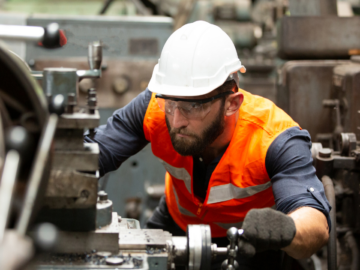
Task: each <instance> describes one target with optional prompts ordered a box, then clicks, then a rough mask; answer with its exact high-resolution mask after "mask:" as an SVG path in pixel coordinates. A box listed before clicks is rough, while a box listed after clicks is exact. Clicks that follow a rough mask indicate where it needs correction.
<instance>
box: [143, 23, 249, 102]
mask: <svg viewBox="0 0 360 270" xmlns="http://www.w3.org/2000/svg"><path fill="white" fill-rule="evenodd" d="M239 70H241V72H245V67H244V66H243V65H242V64H241V62H240V59H239V58H238V56H237V52H236V49H235V46H234V43H233V42H232V40H231V39H230V37H229V36H228V35H227V34H226V33H225V32H224V31H223V30H221V28H219V27H218V26H215V25H213V24H210V23H207V22H204V21H197V22H194V23H190V24H186V25H184V26H183V27H181V28H180V29H178V30H177V31H175V32H174V33H173V34H172V35H171V36H170V37H169V39H168V40H167V41H166V43H165V46H164V48H163V50H162V52H161V56H160V59H159V63H158V64H157V65H156V66H155V67H154V71H153V74H152V77H151V80H150V83H149V90H150V91H152V92H155V93H158V94H163V95H171V96H200V95H204V94H207V93H209V92H211V91H212V90H214V89H216V88H217V87H219V86H220V85H222V84H223V83H224V82H225V81H226V80H227V78H228V77H229V75H231V74H232V73H235V72H237V71H239Z"/></svg>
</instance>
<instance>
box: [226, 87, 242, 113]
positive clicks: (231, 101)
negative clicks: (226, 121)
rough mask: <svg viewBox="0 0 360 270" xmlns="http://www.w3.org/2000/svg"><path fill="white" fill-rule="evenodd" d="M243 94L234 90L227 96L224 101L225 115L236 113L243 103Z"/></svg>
mask: <svg viewBox="0 0 360 270" xmlns="http://www.w3.org/2000/svg"><path fill="white" fill-rule="evenodd" d="M243 100H244V95H243V94H242V93H241V92H236V93H234V94H231V95H229V96H228V97H227V99H226V101H225V115H226V116H231V115H233V114H234V113H236V112H237V111H238V110H239V108H240V106H241V104H242V103H243Z"/></svg>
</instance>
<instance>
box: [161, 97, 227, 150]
mask: <svg viewBox="0 0 360 270" xmlns="http://www.w3.org/2000/svg"><path fill="white" fill-rule="evenodd" d="M224 105H225V104H224V103H223V104H222V106H221V108H220V110H219V113H218V115H217V116H216V118H215V119H214V121H213V122H212V123H211V124H210V125H209V126H208V127H206V128H205V129H204V131H203V132H202V134H201V135H200V136H199V135H197V134H194V133H191V132H187V131H186V128H171V126H170V123H169V120H168V118H167V116H166V115H165V121H166V126H167V128H168V131H169V134H170V139H171V143H172V145H173V147H174V149H175V151H176V152H178V153H179V154H180V155H182V156H199V155H201V153H203V152H204V150H205V149H206V148H207V147H208V146H209V145H211V144H212V143H213V142H214V141H215V140H216V138H217V137H219V136H220V135H221V134H222V133H223V132H224V129H225V120H224V113H223V111H224ZM178 133H179V134H183V135H187V136H190V138H189V137H188V138H181V137H177V136H176V134H178Z"/></svg>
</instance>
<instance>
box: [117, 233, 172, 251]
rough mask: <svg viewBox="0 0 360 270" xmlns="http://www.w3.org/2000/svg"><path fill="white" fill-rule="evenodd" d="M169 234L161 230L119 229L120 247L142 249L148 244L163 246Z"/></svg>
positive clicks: (169, 237) (168, 238)
mask: <svg viewBox="0 0 360 270" xmlns="http://www.w3.org/2000/svg"><path fill="white" fill-rule="evenodd" d="M168 240H171V234H170V233H169V232H166V231H163V230H151V229H143V230H138V229H133V230H120V240H119V245H120V249H130V250H134V249H144V248H146V247H148V246H157V247H164V248H165V246H166V241H168Z"/></svg>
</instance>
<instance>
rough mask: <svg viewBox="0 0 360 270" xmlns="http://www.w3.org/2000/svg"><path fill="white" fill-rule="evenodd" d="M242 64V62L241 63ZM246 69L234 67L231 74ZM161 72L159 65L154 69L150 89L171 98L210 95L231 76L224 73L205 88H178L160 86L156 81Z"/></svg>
mask: <svg viewBox="0 0 360 270" xmlns="http://www.w3.org/2000/svg"><path fill="white" fill-rule="evenodd" d="M239 63H240V61H239ZM242 68H244V66H243V65H241V63H240V66H236V67H234V70H230V72H229V73H230V74H231V73H234V72H237V71H239V70H240V69H242ZM158 72H159V64H157V65H156V66H155V67H154V71H153V76H152V77H151V80H150V83H149V86H148V89H149V90H150V91H151V92H153V93H157V94H162V95H169V96H179V97H194V96H202V95H205V94H208V93H210V92H211V91H213V90H215V89H216V88H217V87H219V86H221V85H222V84H223V83H224V82H225V81H226V79H227V78H228V76H229V74H227V73H224V74H223V75H222V76H217V77H218V78H217V80H216V83H211V84H209V85H208V86H204V87H194V86H190V85H189V86H176V85H169V84H165V83H162V84H160V83H159V82H158V81H157V79H156V74H158Z"/></svg>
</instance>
